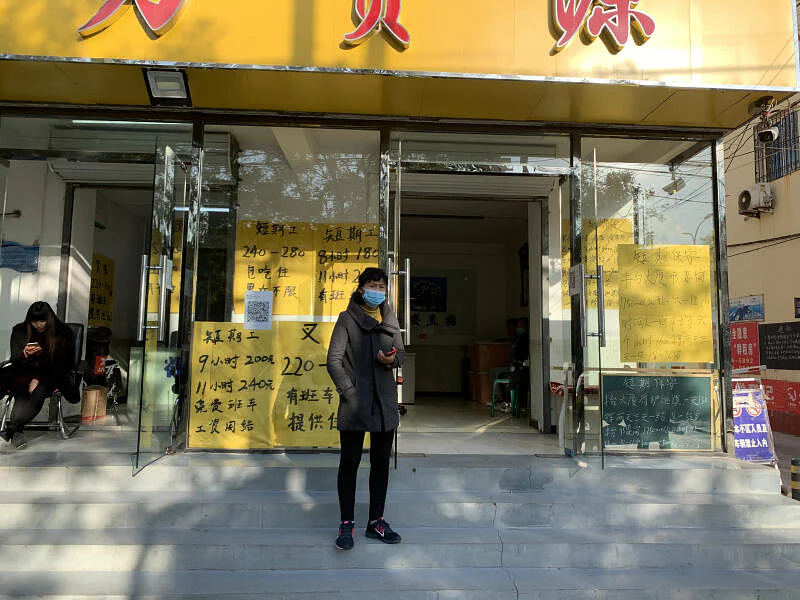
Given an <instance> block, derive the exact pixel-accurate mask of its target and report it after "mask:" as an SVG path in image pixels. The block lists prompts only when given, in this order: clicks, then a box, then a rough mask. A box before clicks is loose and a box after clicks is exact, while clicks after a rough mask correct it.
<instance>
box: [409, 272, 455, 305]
mask: <svg viewBox="0 0 800 600" xmlns="http://www.w3.org/2000/svg"><path fill="white" fill-rule="evenodd" d="M411 310H413V311H421V312H446V311H447V277H412V278H411Z"/></svg>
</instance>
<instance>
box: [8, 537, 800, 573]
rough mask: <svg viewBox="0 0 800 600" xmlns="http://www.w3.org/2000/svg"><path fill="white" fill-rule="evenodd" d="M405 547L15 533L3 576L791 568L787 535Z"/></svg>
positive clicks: (799, 556) (797, 556) (326, 540)
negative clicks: (343, 547) (345, 548)
mask: <svg viewBox="0 0 800 600" xmlns="http://www.w3.org/2000/svg"><path fill="white" fill-rule="evenodd" d="M400 533H401V534H402V535H403V543H402V544H400V545H397V546H389V545H386V544H381V543H380V542H378V541H375V540H369V539H367V538H365V537H364V534H363V531H362V529H361V528H358V529H357V530H356V531H355V536H354V537H355V542H356V545H355V548H354V549H353V550H352V551H350V552H340V551H337V550H336V549H335V548H334V546H333V540H334V537H335V528H331V527H329V528H324V529H322V528H319V529H269V530H252V531H251V530H230V529H221V528H220V529H206V530H187V531H179V532H173V531H168V530H163V529H137V530H133V529H106V530H88V531H87V530H61V531H41V530H18V531H11V532H7V533H6V534H4V535H3V545H2V546H0V565H2V568H3V570H4V571H6V572H37V571H38V572H47V571H53V572H56V571H58V572H71V571H85V572H106V571H109V572H110V571H117V572H132V571H147V572H166V571H202V570H207V571H263V570H276V571H281V570H289V571H291V570H314V571H316V570H325V569H332V570H341V569H383V568H392V569H401V568H468V567H469V568H487V567H510V568H543V569H545V568H581V569H679V568H693V569H699V568H703V569H722V568H725V569H743V570H754V569H766V570H775V569H778V570H786V571H789V570H796V571H797V574H798V577H800V539H799V538H798V536H797V535H796V532H793V531H789V532H787V531H783V530H778V531H762V532H759V533H758V534H756V535H754V534H753V532H751V531H743V530H728V531H715V530H702V529H694V530H677V529H676V530H662V531H645V530H635V529H633V530H632V529H616V528H615V529H588V530H571V531H570V530H561V529H558V528H534V529H530V528H524V529H505V530H496V529H492V528H470V529H466V528H457V529H453V528H449V529H437V528H424V527H422V528H420V527H417V528H405V529H401V530H400Z"/></svg>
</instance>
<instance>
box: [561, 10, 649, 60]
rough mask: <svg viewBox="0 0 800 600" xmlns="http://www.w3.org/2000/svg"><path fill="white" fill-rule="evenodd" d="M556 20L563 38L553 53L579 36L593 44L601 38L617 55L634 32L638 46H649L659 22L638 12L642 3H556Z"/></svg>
mask: <svg viewBox="0 0 800 600" xmlns="http://www.w3.org/2000/svg"><path fill="white" fill-rule="evenodd" d="M554 1H555V8H554V9H553V13H552V16H553V20H554V25H555V28H556V30H557V32H558V34H559V35H560V37H559V38H558V40H557V41H556V45H555V47H554V48H553V53H556V52H560V51H561V50H563V49H564V48H566V47H567V46H568V45H569V44H570V42H572V40H573V39H574V38H575V37H576V36H578V35H581V34H583V35H585V37H586V38H588V41H589V42H590V43H591V42H593V41H594V40H595V39H596V38H597V37H598V36H603V39H604V41H605V42H606V43H607V45H608V46H609V48H610V49H611V50H612V51H613V52H619V51H620V50H622V48H623V47H624V46H625V44H627V43H628V41H629V39H630V36H631V33H633V35H634V40H635V41H636V43H637V44H640V45H641V44H643V43H645V42H646V41H647V40H648V39H650V37H652V35H653V34H654V33H655V32H656V22H655V20H654V19H653V18H652V17H651V16H650V15H648V14H647V13H645V12H642V11H641V10H636V7H637V6H638V4H639V0H554Z"/></svg>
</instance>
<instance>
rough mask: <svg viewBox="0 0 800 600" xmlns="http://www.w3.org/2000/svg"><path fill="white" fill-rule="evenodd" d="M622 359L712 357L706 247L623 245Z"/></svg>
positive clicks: (701, 360)
mask: <svg viewBox="0 0 800 600" xmlns="http://www.w3.org/2000/svg"><path fill="white" fill-rule="evenodd" d="M619 322H620V342H621V343H620V360H622V361H623V362H670V363H709V362H713V360H714V343H713V327H712V321H711V255H710V250H709V247H708V246H649V247H641V246H636V245H633V244H630V245H622V246H620V247H619Z"/></svg>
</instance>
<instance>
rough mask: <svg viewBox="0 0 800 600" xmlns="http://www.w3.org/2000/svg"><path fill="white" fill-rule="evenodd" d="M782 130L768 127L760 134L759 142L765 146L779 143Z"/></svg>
mask: <svg viewBox="0 0 800 600" xmlns="http://www.w3.org/2000/svg"><path fill="white" fill-rule="evenodd" d="M780 133H781V132H780V130H779V129H778V128H777V127H767V128H766V129H762V130H761V131H759V132H758V141H759V142H763V143H765V144H767V143H772V142H776V141H778V137H779V136H780Z"/></svg>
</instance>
